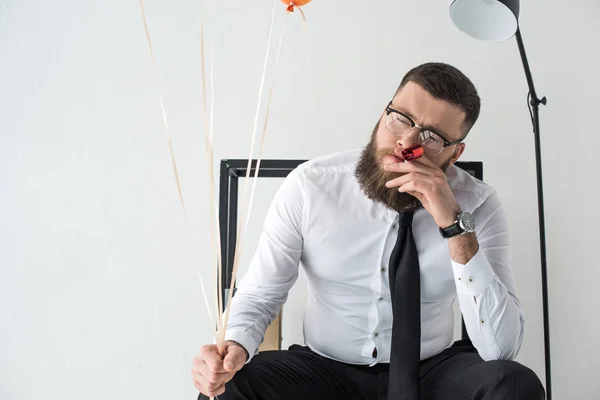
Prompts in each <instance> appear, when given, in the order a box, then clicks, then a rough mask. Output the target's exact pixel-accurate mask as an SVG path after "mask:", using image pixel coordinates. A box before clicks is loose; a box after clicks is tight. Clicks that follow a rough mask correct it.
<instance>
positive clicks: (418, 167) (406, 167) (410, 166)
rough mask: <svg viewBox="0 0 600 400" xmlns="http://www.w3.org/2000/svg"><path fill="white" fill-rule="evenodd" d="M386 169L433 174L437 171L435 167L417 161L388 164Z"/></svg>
mask: <svg viewBox="0 0 600 400" xmlns="http://www.w3.org/2000/svg"><path fill="white" fill-rule="evenodd" d="M384 169H385V170H386V171H389V172H401V173H402V172H403V173H407V172H420V173H423V174H431V173H432V172H433V171H435V170H434V169H433V168H431V167H428V166H426V165H424V164H419V163H417V162H416V161H413V162H403V163H391V164H386V165H385V166H384Z"/></svg>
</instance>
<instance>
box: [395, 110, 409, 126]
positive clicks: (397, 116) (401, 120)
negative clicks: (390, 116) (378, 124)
mask: <svg viewBox="0 0 600 400" xmlns="http://www.w3.org/2000/svg"><path fill="white" fill-rule="evenodd" d="M394 122H396V123H400V124H403V125H406V126H409V127H410V126H412V124H411V123H410V120H409V119H407V118H406V117H404V116H402V115H400V114H397V113H394Z"/></svg>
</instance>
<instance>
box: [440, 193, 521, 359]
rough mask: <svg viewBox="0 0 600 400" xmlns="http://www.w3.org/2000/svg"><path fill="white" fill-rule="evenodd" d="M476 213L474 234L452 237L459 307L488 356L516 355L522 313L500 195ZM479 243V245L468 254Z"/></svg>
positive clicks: (481, 352)
mask: <svg viewBox="0 0 600 400" xmlns="http://www.w3.org/2000/svg"><path fill="white" fill-rule="evenodd" d="M473 216H474V218H475V221H476V223H477V225H478V226H480V227H481V228H480V229H478V233H477V237H475V234H470V235H462V236H459V237H456V239H457V240H455V241H452V240H451V239H455V238H451V239H450V240H449V241H448V245H449V247H450V253H451V257H452V269H453V272H454V278H455V279H454V281H455V283H456V290H457V294H458V301H459V304H460V310H461V312H462V315H463V318H464V321H465V326H466V328H467V332H468V333H469V337H470V338H471V341H472V342H473V345H474V346H475V347H476V348H477V351H478V352H479V355H480V356H481V357H482V358H483V359H484V360H495V359H514V358H515V357H516V356H517V353H518V351H519V349H520V347H521V344H522V342H523V330H524V317H523V312H522V308H521V305H520V303H519V300H518V298H517V292H516V285H515V282H514V280H513V276H512V273H511V270H510V238H509V232H508V223H507V220H506V216H505V214H504V211H503V209H502V206H501V204H500V201H499V199H498V197H497V195H496V194H495V192H494V193H492V194H491V195H490V197H489V198H488V199H487V200H486V201H485V202H484V203H483V204H482V206H481V207H479V208H478V209H477V210H476V211H475V212H474V213H473ZM475 243H476V244H477V247H478V249H477V250H476V252H475V253H474V254H473V255H472V256H471V257H464V256H465V255H469V253H470V252H471V251H473V249H474V248H475V247H473V245H474V244H475Z"/></svg>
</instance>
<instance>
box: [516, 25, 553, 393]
mask: <svg viewBox="0 0 600 400" xmlns="http://www.w3.org/2000/svg"><path fill="white" fill-rule="evenodd" d="M515 37H516V39H517V45H518V46H519V54H520V55H521V61H522V62H523V69H524V70H525V78H526V79H527V86H529V96H528V107H529V112H530V115H531V122H532V124H533V137H534V141H535V169H536V179H537V198H538V220H539V234H540V262H541V270H542V271H541V272H542V312H543V318H544V361H545V366H546V395H547V399H548V400H551V399H552V389H551V385H550V383H551V382H550V379H551V378H550V376H551V366H550V326H549V325H550V323H549V317H548V270H547V263H546V226H545V223H544V221H545V217H544V187H543V179H542V152H541V146H540V114H539V108H540V104H543V105H546V97H542V98H541V99H539V98H538V97H537V94H536V92H535V87H534V85H533V78H532V76H531V70H530V69H529V62H528V61H527V55H526V53H525V46H524V45H523V38H522V37H521V30H520V29H519V28H517V31H516V33H515Z"/></svg>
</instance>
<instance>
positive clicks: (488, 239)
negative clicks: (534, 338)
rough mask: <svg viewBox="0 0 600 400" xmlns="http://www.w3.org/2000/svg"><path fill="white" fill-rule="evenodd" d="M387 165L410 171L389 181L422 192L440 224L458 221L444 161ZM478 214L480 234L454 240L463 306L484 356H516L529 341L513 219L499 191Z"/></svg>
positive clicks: (472, 335)
mask: <svg viewBox="0 0 600 400" xmlns="http://www.w3.org/2000/svg"><path fill="white" fill-rule="evenodd" d="M386 169H387V170H388V171H395V172H401V173H404V174H405V175H403V176H400V177H398V178H395V179H392V180H390V181H389V182H387V183H386V185H387V187H397V188H398V191H400V192H406V193H410V194H412V195H413V196H415V197H416V198H418V199H419V200H420V201H421V204H423V207H424V208H425V209H426V210H427V212H429V214H430V215H431V216H432V217H433V219H434V220H435V222H436V224H437V225H438V226H444V227H445V226H449V225H450V224H452V223H453V222H454V220H455V219H456V215H457V212H458V210H459V209H460V207H459V205H458V203H457V201H456V199H455V197H454V194H453V192H452V190H451V189H450V187H449V184H448V181H447V178H446V176H445V174H444V172H443V171H442V170H441V169H440V168H439V167H437V166H436V165H434V164H433V163H432V162H431V161H430V160H428V159H427V158H426V157H421V158H419V159H417V160H415V161H413V162H410V163H399V164H390V165H388V166H386ZM473 217H474V218H475V223H476V225H477V227H478V228H477V229H478V232H477V236H475V235H474V234H470V235H463V236H459V237H454V238H450V239H449V240H448V246H449V251H450V257H451V262H452V269H453V272H454V278H455V279H454V281H455V283H456V289H457V295H458V300H459V304H460V309H461V312H462V314H463V317H464V320H465V326H466V328H467V332H468V333H469V337H470V338H471V341H472V342H473V345H474V346H475V348H476V349H477V351H478V352H479V355H480V356H481V357H482V358H483V359H484V360H494V359H513V358H515V357H516V355H517V353H518V351H519V349H520V347H521V344H522V342H523V329H524V328H523V327H524V317H523V312H522V308H521V305H520V303H519V301H518V298H517V293H516V286H515V283H514V281H513V277H512V273H511V271H510V248H509V245H510V243H509V234H508V224H507V221H506V216H505V215H504V212H503V210H502V207H501V205H500V200H499V199H498V196H497V195H496V193H495V192H492V193H491V194H490V195H489V197H488V198H487V199H486V200H485V201H484V203H483V204H482V205H481V206H480V207H479V208H478V209H477V210H474V211H473Z"/></svg>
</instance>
